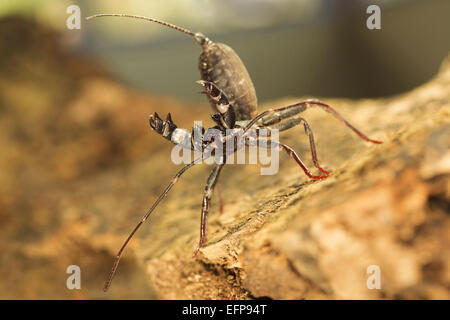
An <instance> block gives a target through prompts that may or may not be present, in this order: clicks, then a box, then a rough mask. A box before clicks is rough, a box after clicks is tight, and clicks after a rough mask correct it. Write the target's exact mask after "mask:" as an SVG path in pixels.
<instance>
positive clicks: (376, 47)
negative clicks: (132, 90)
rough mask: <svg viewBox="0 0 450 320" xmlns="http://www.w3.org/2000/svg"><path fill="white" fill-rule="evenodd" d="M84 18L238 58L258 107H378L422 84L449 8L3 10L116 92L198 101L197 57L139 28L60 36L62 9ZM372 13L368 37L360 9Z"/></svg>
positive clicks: (281, 2) (107, 4) (441, 2)
mask: <svg viewBox="0 0 450 320" xmlns="http://www.w3.org/2000/svg"><path fill="white" fill-rule="evenodd" d="M69 4H78V5H79V6H80V7H81V14H82V16H83V17H87V16H89V15H92V14H96V13H130V14H139V15H145V16H149V17H155V18H158V19H162V20H166V21H168V22H171V23H174V24H176V25H180V26H183V27H185V28H188V29H190V30H193V31H194V32H196V31H201V32H203V33H204V34H206V35H207V36H208V37H209V38H210V39H212V40H214V41H216V42H224V43H227V44H228V45H230V46H231V47H232V48H234V49H235V50H236V51H237V53H238V54H239V55H240V57H241V58H242V60H243V61H244V63H245V65H246V66H247V68H248V70H249V73H250V75H251V77H252V79H253V81H254V84H255V87H256V91H257V94H258V97H259V100H260V101H268V100H271V99H275V98H279V97H283V96H305V95H307V96H321V97H325V96H333V97H352V98H356V97H380V96H386V95H392V94H396V93H401V92H405V91H407V90H410V89H411V88H413V87H415V86H417V85H419V84H421V83H424V82H425V81H427V80H429V79H430V78H431V77H432V76H433V74H435V73H436V72H437V70H438V67H439V64H440V62H441V61H442V59H443V58H444V57H445V56H446V54H447V53H448V51H449V50H450V37H449V31H450V1H448V0H383V1H366V0H346V1H337V0H246V1H240V0H230V1H209V0H166V1H148V0H133V1H131V0H130V1H126V0H125V1H119V0H110V1H106V0H103V1H82V0H80V1H63V0H61V1H55V0H40V1H39V0H34V1H27V0H15V1H10V0H6V1H2V4H0V15H1V16H5V15H9V14H12V13H19V14H22V15H31V16H35V17H37V18H38V20H39V21H42V22H43V23H46V24H49V25H51V26H52V27H54V28H57V29H59V30H60V31H61V32H63V39H62V40H63V41H65V42H66V43H67V44H68V45H69V46H70V48H71V50H72V51H74V52H76V53H78V54H82V55H89V56H92V57H95V58H96V59H98V60H99V61H101V63H102V64H104V65H105V66H106V68H107V69H109V70H111V72H112V73H113V74H114V75H116V76H117V77H118V78H119V79H122V80H123V81H124V82H125V83H127V84H130V85H131V86H135V87H137V88H140V89H144V90H146V91H149V92H154V93H164V94H168V95H174V96H176V97H179V98H181V99H188V100H190V101H199V100H200V99H202V97H201V96H199V95H198V94H197V92H198V91H199V90H198V88H197V85H196V84H195V83H194V81H195V80H197V79H198V78H199V74H198V71H197V59H198V56H199V53H200V47H199V46H198V45H197V44H196V43H194V41H193V40H192V39H191V38H190V37H189V36H187V35H184V34H182V33H179V32H177V31H174V30H171V29H168V28H165V27H163V26H160V25H157V24H153V23H149V22H144V21H141V20H133V19H123V18H101V19H98V20H91V21H89V22H87V21H83V22H82V28H81V30H80V31H68V30H66V29H65V19H66V18H67V14H65V9H66V8H67V6H68V5H69ZM370 4H377V5H379V6H380V8H381V26H382V29H381V30H368V29H367V28H366V19H367V17H368V14H367V13H366V8H367V6H368V5H370Z"/></svg>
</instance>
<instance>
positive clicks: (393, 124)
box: [0, 19, 450, 299]
mask: <svg viewBox="0 0 450 320" xmlns="http://www.w3.org/2000/svg"><path fill="white" fill-rule="evenodd" d="M0 24H1V25H0V44H2V43H8V47H7V48H6V47H0V49H2V50H0V55H1V56H0V62H1V63H2V64H1V65H0V66H1V67H2V73H1V74H0V141H1V145H2V152H1V153H0V166H1V169H2V170H0V191H1V192H0V205H1V208H2V210H1V211H0V224H1V228H2V229H1V232H0V249H1V255H0V275H1V281H0V298H13V299H14V298H21V299H27V298H41V299H49V298H59V299H64V298H71V299H74V298H75V299H76V298H143V299H151V298H159V299H255V298H263V297H264V298H272V299H318V298H325V299H342V298H350V299H380V298H387V299H391V298H427V299H435V298H441V299H449V298H450V290H449V288H450V232H449V231H450V216H449V199H450V182H449V181H450V180H449V175H450V152H449V148H448V147H449V145H450V140H449V139H450V90H449V88H450V63H449V61H448V60H447V62H445V63H444V64H443V66H442V68H441V71H440V72H439V74H438V75H437V76H436V77H435V78H434V79H432V80H431V81H430V82H428V83H426V84H424V85H423V86H421V87H419V88H417V89H415V90H413V91H411V92H408V93H405V94H402V95H399V96H396V97H392V98H387V99H380V100H358V101H350V100H342V99H341V100H336V99H334V100H333V99H325V102H327V103H329V104H331V105H332V106H333V107H335V108H336V109H337V110H338V111H339V112H340V113H341V114H342V115H343V116H344V117H345V118H347V119H348V120H349V121H350V122H351V123H352V124H354V125H355V126H356V127H358V128H359V129H361V130H362V131H363V132H364V133H366V134H367V135H369V136H370V137H371V138H374V139H379V140H383V141H384V144H382V145H371V144H368V143H366V142H364V141H362V140H360V139H359V138H358V137H356V136H355V135H354V134H353V133H352V132H351V131H350V130H348V129H347V128H346V127H345V126H343V125H342V124H341V123H340V122H339V121H337V120H336V119H334V118H333V117H332V116H331V115H330V114H327V113H325V112H323V111H322V110H311V111H307V112H305V113H304V117H305V118H306V119H307V120H308V121H309V123H310V125H311V127H312V129H313V131H314V135H315V138H316V141H317V149H318V155H319V161H320V163H321V165H322V166H323V167H325V168H327V169H329V170H331V171H332V172H333V173H332V175H331V176H330V177H329V178H328V179H326V180H324V181H311V180H309V179H308V178H307V177H306V176H305V175H304V174H303V172H302V171H301V169H300V168H299V167H298V166H297V164H296V163H295V162H294V161H293V160H291V159H289V157H287V156H286V155H285V154H280V170H279V172H278V173H277V174H276V175H273V176H261V175H260V173H259V170H260V167H258V166H243V165H230V166H226V167H225V169H224V170H223V172H222V177H221V182H222V184H221V186H222V190H223V195H224V200H225V210H224V213H223V214H222V215H220V214H219V205H218V199H217V198H218V194H217V191H216V192H215V193H214V198H213V204H212V207H211V210H210V216H209V221H208V242H207V243H206V245H205V247H204V248H203V249H202V250H201V252H200V253H199V255H198V257H197V258H196V259H193V258H192V257H191V255H192V252H193V250H194V249H195V246H196V244H197V241H198V236H199V223H200V208H201V199H202V196H203V188H204V185H205V183H206V179H207V176H208V173H209V171H210V170H211V166H208V165H199V166H196V167H194V168H192V169H191V170H190V171H188V172H187V173H186V174H185V175H184V176H183V177H182V178H181V179H180V181H179V182H178V184H177V185H176V186H175V187H174V188H173V190H172V191H171V193H170V194H169V195H168V197H167V198H166V199H165V200H164V201H163V203H162V204H161V205H160V206H159V207H158V208H157V210H156V211H155V212H154V214H153V215H152V216H151V218H150V219H149V220H148V221H147V222H146V224H145V225H144V226H143V228H142V229H141V230H140V231H139V233H138V234H137V236H136V237H135V238H134V239H133V240H132V241H131V242H130V244H129V246H128V248H127V250H126V252H125V255H124V257H123V259H122V261H121V264H120V265H119V269H118V273H117V275H116V277H115V279H114V281H113V283H112V287H111V289H110V291H108V293H106V294H105V293H103V291H102V290H101V289H102V287H103V283H104V281H105V279H106V277H107V275H108V273H109V268H110V267H111V264H112V260H113V257H114V256H115V254H116V252H117V250H118V249H119V247H120V245H121V244H122V242H123V241H124V239H125V238H126V236H127V235H128V234H129V232H130V231H131V230H132V228H133V227H134V226H135V224H136V223H137V222H138V221H139V219H140V218H141V216H142V215H143V213H144V212H145V211H146V210H147V209H148V207H149V206H150V205H151V203H152V202H153V201H154V200H155V199H156V197H157V196H158V194H159V193H160V192H161V191H162V190H163V188H164V187H165V186H166V184H167V183H168V182H169V180H170V179H171V177H172V176H173V175H174V174H175V172H176V171H177V170H178V169H179V166H176V165H174V164H173V163H172V162H171V160H170V152H171V147H172V146H171V145H170V144H169V143H168V142H167V141H165V140H164V139H162V138H161V137H160V136H158V135H157V134H155V133H154V132H151V131H150V129H149V127H148V120H147V119H148V115H149V114H150V113H152V112H155V111H157V112H158V113H160V114H161V115H165V114H166V113H167V112H171V114H172V117H173V119H174V121H175V122H176V123H177V124H178V125H179V126H181V127H186V128H190V127H191V126H192V125H193V121H194V120H203V121H204V124H205V126H208V125H211V123H212V121H211V120H209V113H210V109H209V106H208V104H207V102H206V101H205V103H204V104H202V105H199V106H197V105H192V104H191V105H189V104H186V103H182V102H179V101H176V100H175V99H170V98H164V97H153V96H148V95H144V94H142V93H140V92H136V91H133V90H130V89H129V88H126V87H124V86H123V85H122V84H118V82H116V81H115V80H113V79H111V78H110V77H108V76H107V75H106V74H105V72H104V71H103V70H102V69H101V68H99V67H97V66H96V65H95V64H92V63H90V62H87V61H84V60H80V59H75V58H73V57H70V56H68V55H67V54H66V53H65V52H64V50H62V49H60V46H59V44H58V41H57V39H56V37H55V36H54V35H53V34H51V33H49V32H46V31H42V30H41V29H40V28H39V27H38V26H36V25H34V24H32V23H29V22H25V21H21V20H19V21H17V20H16V19H8V20H3V21H0ZM2 30H4V32H2ZM24 35H26V37H25V38H24ZM12 39H25V40H24V41H23V42H17V43H16V42H14V41H12ZM194 80H195V79H194ZM386 81H389V79H387V80H386ZM308 98H310V97H308ZM299 100H301V98H286V99H283V100H280V101H275V102H273V103H268V104H265V105H263V106H261V108H260V111H261V110H264V109H267V108H269V107H273V106H283V105H287V104H289V103H292V102H296V101H299ZM280 138H281V140H282V141H283V142H284V143H286V144H288V145H290V146H292V147H293V148H294V149H295V150H296V151H297V152H298V153H299V155H301V157H302V159H303V160H304V161H305V163H306V164H307V165H308V166H309V167H310V168H313V165H312V162H311V160H310V159H311V157H310V154H309V146H308V139H307V137H306V136H305V135H304V133H303V129H302V128H300V127H298V128H295V129H292V130H289V131H288V132H286V133H283V134H281V135H280ZM72 264H75V265H78V266H80V268H81V270H82V289H81V290H68V289H67V287H66V279H67V277H68V274H67V273H66V268H67V267H68V266H69V265H72ZM371 265H376V266H379V267H380V270H381V289H379V290H369V289H368V288H367V285H366V283H367V279H368V276H369V275H368V274H367V268H368V266H371Z"/></svg>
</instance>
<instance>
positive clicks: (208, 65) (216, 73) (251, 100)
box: [199, 42, 258, 121]
mask: <svg viewBox="0 0 450 320" xmlns="http://www.w3.org/2000/svg"><path fill="white" fill-rule="evenodd" d="M199 69H200V75H201V78H202V80H205V81H211V82H213V83H214V84H216V85H217V86H218V87H219V88H220V89H221V90H223V91H224V92H225V93H226V95H227V97H228V99H229V100H230V102H231V104H232V105H233V106H234V109H235V113H236V120H238V121H239V120H249V119H251V118H253V117H255V116H256V114H257V108H258V101H257V98H256V91H255V87H254V86H253V82H252V80H251V79H250V76H249V74H248V71H247V69H246V68H245V66H244V64H243V63H242V60H241V59H240V58H239V56H238V55H237V54H236V52H234V50H233V49H231V48H230V47H229V46H227V45H226V44H223V43H213V42H210V43H207V44H205V45H204V46H203V52H202V53H201V55H200V61H199ZM209 100H210V102H211V106H212V107H213V109H214V110H215V111H216V112H217V111H218V110H217V109H216V102H215V101H212V100H211V98H209Z"/></svg>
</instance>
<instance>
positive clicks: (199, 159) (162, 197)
mask: <svg viewBox="0 0 450 320" xmlns="http://www.w3.org/2000/svg"><path fill="white" fill-rule="evenodd" d="M200 161H202V158H201V157H200V158H198V159H196V160H194V161H192V162H191V163H189V164H188V165H186V166H184V167H183V168H182V169H181V170H180V171H178V173H177V174H176V175H175V176H174V177H173V179H172V181H170V183H169V185H168V186H167V187H166V189H164V191H163V193H161V195H160V196H159V197H158V199H156V201H155V203H153V205H152V207H151V208H150V209H149V210H148V211H147V213H146V214H145V215H144V216H143V217H142V219H141V221H139V223H138V224H137V225H136V227H135V228H134V229H133V231H132V232H131V234H130V235H129V236H128V238H127V239H126V240H125V242H124V243H123V245H122V247H121V248H120V250H119V252H118V253H117V256H116V259H115V260H114V264H113V267H112V269H111V272H110V273H109V277H108V280H107V281H106V283H105V286H104V288H103V291H106V290H108V288H109V286H110V285H111V281H112V279H113V277H114V274H115V273H116V270H117V266H118V265H119V261H120V258H121V257H122V253H123V250H124V249H125V247H126V246H127V244H128V242H129V241H130V240H131V238H132V237H133V236H134V234H135V233H136V231H137V230H138V229H139V228H140V226H141V225H142V224H143V223H144V222H145V220H147V218H148V217H149V216H150V214H151V213H152V212H153V210H154V209H155V208H156V206H158V204H159V203H160V202H161V200H162V199H164V197H165V196H166V195H167V193H169V191H170V189H172V187H173V186H174V185H175V183H176V182H177V181H178V178H179V177H180V176H181V175H182V174H183V173H184V172H185V171H186V170H188V169H189V168H190V167H192V166H194V165H195V164H197V163H199V162H200Z"/></svg>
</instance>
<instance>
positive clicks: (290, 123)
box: [270, 117, 330, 175]
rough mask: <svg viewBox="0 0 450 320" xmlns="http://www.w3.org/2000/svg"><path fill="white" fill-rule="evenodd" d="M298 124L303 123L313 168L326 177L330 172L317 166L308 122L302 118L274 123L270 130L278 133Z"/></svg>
mask: <svg viewBox="0 0 450 320" xmlns="http://www.w3.org/2000/svg"><path fill="white" fill-rule="evenodd" d="M300 123H303V127H304V128H305V133H306V134H307V135H308V138H309V148H310V150H311V156H312V160H313V163H314V166H315V167H316V168H317V169H319V170H320V171H322V172H323V173H325V174H326V175H329V174H330V171H327V170H325V169H323V168H322V167H321V166H320V164H319V160H318V159H317V151H316V145H315V143H314V135H313V132H312V130H311V127H310V126H309V124H308V122H307V121H306V120H305V119H304V118H302V117H294V118H290V119H287V120H285V121H283V122H280V123H276V124H275V125H271V126H270V128H271V129H277V130H279V131H285V130H288V129H290V128H292V127H294V126H296V125H299V124H300Z"/></svg>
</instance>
